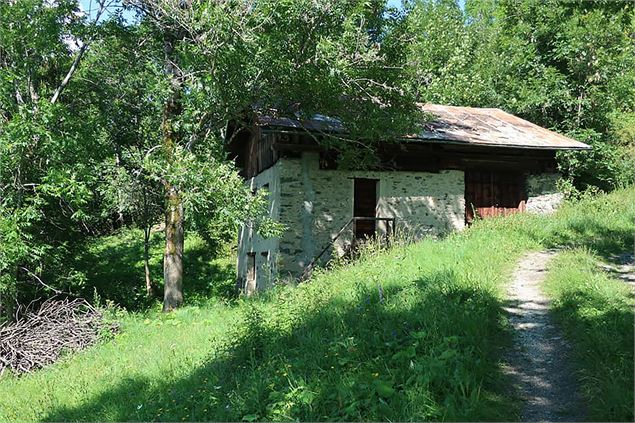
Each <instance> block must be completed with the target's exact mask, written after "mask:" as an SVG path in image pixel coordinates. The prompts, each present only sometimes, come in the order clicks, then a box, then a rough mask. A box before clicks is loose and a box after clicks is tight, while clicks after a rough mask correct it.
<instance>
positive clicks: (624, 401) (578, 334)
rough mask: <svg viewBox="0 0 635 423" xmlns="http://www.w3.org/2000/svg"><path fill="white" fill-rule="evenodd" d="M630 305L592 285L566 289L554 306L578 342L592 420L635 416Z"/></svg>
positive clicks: (634, 344) (634, 328)
mask: <svg viewBox="0 0 635 423" xmlns="http://www.w3.org/2000/svg"><path fill="white" fill-rule="evenodd" d="M631 307H632V306H631V305H629V304H626V303H622V302H619V301H615V300H613V301H610V300H608V299H607V298H605V297H601V296H595V295H593V292H592V291H589V290H584V291H583V290H576V291H572V292H568V293H566V294H565V295H564V296H563V297H562V298H561V299H560V300H559V301H558V303H557V305H556V307H555V308H554V309H553V311H554V314H555V316H556V318H557V320H558V321H559V322H560V323H561V324H562V326H563V328H564V330H565V332H566V334H567V335H568V337H569V338H570V339H571V340H572V341H573V342H574V343H575V346H576V348H574V354H575V355H576V359H577V361H578V363H580V367H581V369H582V370H581V375H580V380H581V381H582V384H583V386H584V390H585V392H584V395H585V397H586V398H587V399H588V403H589V412H590V417H591V419H592V420H593V421H633V417H634V416H633V409H634V407H635V404H634V399H633V398H634V395H635V392H634V390H633V385H634V383H635V381H634V376H633V375H634V372H635V368H634V356H633V350H634V348H635V339H634V331H635V321H634V317H635V315H634V312H633V309H632V308H631Z"/></svg>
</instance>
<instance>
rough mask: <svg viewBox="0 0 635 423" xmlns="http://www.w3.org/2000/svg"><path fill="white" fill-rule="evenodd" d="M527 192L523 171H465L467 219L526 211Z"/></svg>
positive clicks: (470, 220) (468, 221)
mask: <svg viewBox="0 0 635 423" xmlns="http://www.w3.org/2000/svg"><path fill="white" fill-rule="evenodd" d="M526 201H527V195H526V193H525V181H524V177H523V175H522V173H519V172H502V171H488V170H467V171H465V221H466V222H467V223H468V224H469V223H471V222H472V220H474V217H475V216H478V217H482V218H487V217H491V216H507V215H508V214H512V213H518V212H522V211H525V203H526Z"/></svg>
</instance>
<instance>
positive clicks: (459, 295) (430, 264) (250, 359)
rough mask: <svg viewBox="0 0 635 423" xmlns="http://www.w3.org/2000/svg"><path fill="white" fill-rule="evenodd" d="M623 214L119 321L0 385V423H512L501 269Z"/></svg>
mask: <svg viewBox="0 0 635 423" xmlns="http://www.w3.org/2000/svg"><path fill="white" fill-rule="evenodd" d="M634 204H635V190H633V189H631V190H622V191H619V192H616V193H614V194H612V195H609V196H603V197H601V198H598V199H588V200H586V201H585V202H584V203H583V204H576V205H569V206H567V207H564V208H563V209H562V210H561V211H560V212H559V213H558V214H557V215H556V216H554V217H549V218H546V217H536V216H529V215H522V216H520V215H517V216H511V217H509V218H504V219H492V220H487V221H482V222H478V223H477V224H475V225H474V227H472V228H471V229H470V230H468V231H464V232H463V233H457V234H453V235H451V236H449V237H447V238H446V239H444V240H441V241H434V240H425V241H422V242H420V243H417V244H414V245H410V246H397V247H395V248H393V249H391V250H389V251H385V252H372V251H369V252H367V253H366V254H365V255H364V257H363V258H362V259H361V260H360V261H359V262H357V263H355V264H354V265H352V266H348V267H342V268H336V269H333V270H330V271H323V272H320V273H318V274H317V275H315V276H314V278H313V279H312V281H311V282H310V283H307V284H303V285H300V286H298V287H297V288H293V287H278V288H276V289H274V290H272V291H269V292H267V293H264V294H262V295H259V296H257V297H255V298H250V299H244V298H241V299H239V300H238V301H237V302H236V303H235V304H232V305H222V304H220V303H219V304H217V305H210V306H205V307H192V306H190V307H186V308H184V309H182V310H179V311H177V312H175V313H172V314H170V315H167V316H166V315H161V314H160V313H158V311H156V310H153V311H150V312H146V313H138V314H126V315H124V316H123V317H121V318H122V319H123V332H122V333H121V334H120V335H117V336H116V337H115V338H114V339H112V340H110V341H107V342H105V343H103V344H102V345H99V346H96V347H94V348H91V349H90V350H89V351H86V352H84V353H81V354H77V355H75V356H72V357H68V359H66V360H64V361H63V362H61V363H58V364H56V365H54V366H52V367H50V368H48V369H44V370H41V371H39V372H37V373H34V374H31V375H26V376H24V377H21V378H19V379H18V378H14V377H8V378H4V379H3V380H1V381H0V421H14V420H20V421H37V420H49V421H50V420H53V421H62V420H90V421H94V420H119V421H122V420H128V421H129V420H162V421H184V420H187V421H206V420H293V419H299V420H349V421H351V420H366V421H369V420H410V421H411V420H515V419H517V418H518V410H519V402H518V400H517V398H515V395H514V392H513V390H512V389H510V384H509V381H508V380H506V377H505V376H504V375H503V373H502V371H501V368H500V365H499V362H500V360H501V356H502V352H503V350H504V349H505V348H506V347H508V346H509V343H510V338H511V332H510V329H509V325H508V323H507V321H506V318H505V314H504V312H503V311H502V305H503V303H504V294H503V292H504V288H505V283H506V282H507V280H508V278H509V276H510V274H511V271H512V269H513V267H514V265H515V263H516V262H517V260H518V258H519V257H520V255H521V254H522V253H524V252H525V251H528V250H533V249H540V248H545V247H550V246H554V245H567V246H577V247H584V248H588V249H591V250H593V251H594V252H595V253H596V254H598V255H607V256H608V255H610V254H611V253H613V252H618V251H619V252H621V251H625V250H626V249H627V248H628V247H627V246H630V244H629V243H630V242H632V231H633V228H634V227H635V224H634V223H633V222H634V221H635V208H634V206H633V205H634ZM187 289H188V288H187V287H186V290H187ZM616 348H617V347H616ZM619 348H620V349H621V348H623V346H620V347H619ZM630 350H632V345H631V348H630Z"/></svg>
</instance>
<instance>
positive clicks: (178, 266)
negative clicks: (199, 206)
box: [162, 34, 184, 312]
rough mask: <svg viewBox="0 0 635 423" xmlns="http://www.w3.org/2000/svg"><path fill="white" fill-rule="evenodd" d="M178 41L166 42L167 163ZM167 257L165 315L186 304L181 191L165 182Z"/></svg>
mask: <svg viewBox="0 0 635 423" xmlns="http://www.w3.org/2000/svg"><path fill="white" fill-rule="evenodd" d="M175 42H176V41H175V38H174V37H171V36H170V35H169V34H168V35H167V36H166V38H165V41H164V44H163V46H164V53H165V72H166V74H167V76H168V78H169V79H170V95H169V97H168V99H167V101H166V103H165V106H164V109H163V122H162V130H163V150H164V153H165V156H166V159H167V161H168V163H170V162H172V161H173V160H174V152H175V149H176V146H177V144H178V136H179V135H178V133H177V131H176V130H175V125H174V124H175V122H176V121H177V119H178V118H179V116H180V114H181V85H182V83H181V79H180V74H179V70H178V67H177V66H176V65H175V64H174V61H175V52H174V44H175ZM164 187H165V196H166V201H165V206H166V208H165V254H164V256H163V279H164V293H163V311H164V312H167V311H172V310H174V309H175V308H177V307H179V306H180V305H181V304H182V303H183V241H184V239H183V199H182V198H181V195H180V193H179V187H177V186H174V185H172V184H171V183H170V182H168V181H166V182H165V185H164Z"/></svg>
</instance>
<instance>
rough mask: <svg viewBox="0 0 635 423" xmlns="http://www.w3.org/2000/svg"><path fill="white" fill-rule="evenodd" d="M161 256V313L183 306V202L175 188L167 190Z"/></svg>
mask: <svg viewBox="0 0 635 423" xmlns="http://www.w3.org/2000/svg"><path fill="white" fill-rule="evenodd" d="M166 206H167V210H166V212H165V255H164V256H163V279H164V294H163V311H164V312H166V311H172V310H174V309H175V308H177V307H180V306H181V304H183V201H182V199H181V196H180V195H179V193H178V190H177V189H176V187H170V188H168V192H167V201H166Z"/></svg>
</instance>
